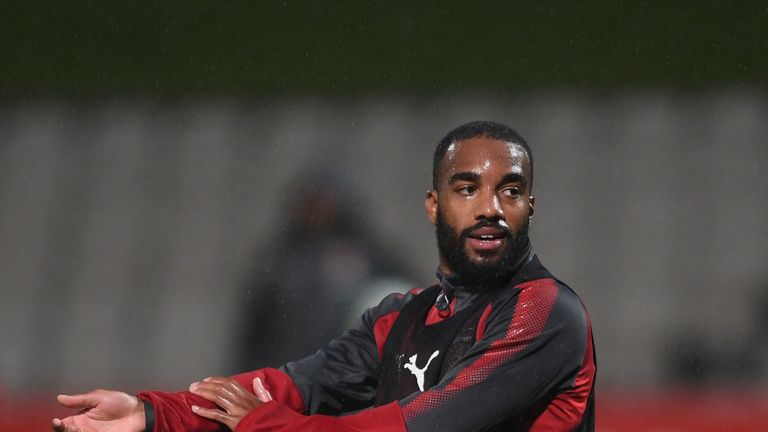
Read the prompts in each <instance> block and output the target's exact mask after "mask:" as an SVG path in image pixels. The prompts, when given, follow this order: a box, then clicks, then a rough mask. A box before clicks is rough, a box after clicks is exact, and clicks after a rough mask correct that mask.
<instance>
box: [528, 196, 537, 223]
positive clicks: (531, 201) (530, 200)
mask: <svg viewBox="0 0 768 432" xmlns="http://www.w3.org/2000/svg"><path fill="white" fill-rule="evenodd" d="M534 204H536V197H535V196H533V195H531V196H529V197H528V219H531V218H532V217H533V213H534V209H533V208H534Z"/></svg>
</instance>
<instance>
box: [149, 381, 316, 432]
mask: <svg viewBox="0 0 768 432" xmlns="http://www.w3.org/2000/svg"><path fill="white" fill-rule="evenodd" d="M256 377H259V378H261V381H262V382H263V383H264V386H265V387H266V388H268V389H269V391H270V394H271V395H272V398H273V399H274V400H275V401H278V402H279V403H281V404H282V405H283V406H284V407H286V409H291V410H294V411H297V412H301V411H304V402H303V401H302V399H301V395H300V394H299V392H298V390H297V388H296V386H295V385H293V382H292V381H291V379H290V377H288V376H287V375H285V374H284V373H283V372H281V371H279V370H277V369H271V368H267V369H259V370H257V371H253V372H248V373H243V374H240V375H235V376H233V377H230V378H232V379H234V380H236V381H237V382H238V383H240V385H241V386H243V388H245V389H247V390H249V391H250V390H251V389H252V388H253V385H252V383H253V380H254V378H256ZM138 397H139V399H141V400H143V401H146V402H149V403H150V404H152V408H153V412H154V424H153V425H147V430H148V431H154V432H165V431H179V430H188V431H200V432H210V431H226V430H227V428H226V427H225V426H224V425H222V424H221V423H218V422H215V421H212V420H208V419H206V418H203V417H200V416H198V415H196V414H194V413H193V412H192V408H191V407H192V405H198V406H201V407H206V408H214V407H215V405H213V404H212V403H211V402H209V401H207V400H205V399H203V398H201V397H199V396H196V395H194V394H192V393H190V392H188V391H183V392H173V393H169V392H161V391H144V392H140V393H139V394H138Z"/></svg>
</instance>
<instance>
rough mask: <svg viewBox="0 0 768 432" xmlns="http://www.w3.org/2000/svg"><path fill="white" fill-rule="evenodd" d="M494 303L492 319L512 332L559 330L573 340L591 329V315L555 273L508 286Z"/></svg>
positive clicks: (580, 339) (559, 332) (560, 335)
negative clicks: (551, 275) (589, 315)
mask: <svg viewBox="0 0 768 432" xmlns="http://www.w3.org/2000/svg"><path fill="white" fill-rule="evenodd" d="M492 306H493V309H494V310H493V312H492V314H491V316H489V321H495V322H496V323H497V325H502V326H504V327H506V328H507V331H508V332H512V333H518V332H522V333H527V332H533V333H536V334H544V333H549V334H552V335H554V334H557V335H559V337H565V338H567V339H571V340H573V341H584V340H586V336H587V333H588V332H589V317H588V315H587V311H586V309H585V308H584V305H583V304H582V302H581V300H580V299H579V297H578V296H577V295H576V293H575V292H574V291H573V290H572V289H571V288H570V287H568V286H567V285H566V284H564V283H563V282H561V281H559V280H557V279H555V278H554V277H544V278H540V279H534V280H529V281H525V282H522V283H519V284H517V285H515V286H514V287H510V288H507V289H505V290H504V292H503V293H501V294H500V295H499V296H498V297H497V298H496V299H495V301H494V302H493V305H492ZM513 329H514V331H513Z"/></svg>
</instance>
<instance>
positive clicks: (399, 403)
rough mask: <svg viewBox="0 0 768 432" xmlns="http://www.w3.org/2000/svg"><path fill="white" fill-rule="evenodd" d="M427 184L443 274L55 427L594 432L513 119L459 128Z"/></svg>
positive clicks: (87, 402)
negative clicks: (321, 330) (271, 362)
mask: <svg viewBox="0 0 768 432" xmlns="http://www.w3.org/2000/svg"><path fill="white" fill-rule="evenodd" d="M432 180H433V189H432V190H430V191H429V192H428V193H427V197H426V203H425V204H426V211H427V217H428V218H429V220H430V222H431V223H432V224H434V225H435V226H436V231H437V242H438V248H439V252H440V264H439V267H438V272H437V276H438V279H439V283H438V284H436V285H434V286H432V287H430V288H427V289H425V290H413V291H411V292H410V293H408V294H407V295H391V296H389V297H386V298H385V299H384V300H383V301H382V302H381V303H380V304H379V305H378V306H377V307H375V308H372V309H369V310H367V311H366V312H365V313H364V314H363V316H362V319H361V321H360V323H359V325H358V326H357V327H356V328H353V329H351V330H349V331H347V332H346V333H344V334H343V335H342V336H340V337H339V338H337V339H334V340H333V341H331V342H330V343H329V344H328V345H326V346H325V347H324V348H322V349H321V350H320V351H318V352H317V353H316V354H314V355H312V356H310V357H307V358H305V359H303V360H300V361H297V362H293V363H288V364H286V365H285V366H283V367H282V368H280V369H261V370H258V371H254V372H250V373H246V374H242V375H237V376H235V377H232V378H221V377H211V378H206V379H205V380H203V381H202V382H199V383H193V384H192V385H191V386H190V391H189V392H180V393H163V392H142V393H139V395H138V397H134V396H130V395H127V394H125V393H120V392H113V391H96V392H91V393H88V394H85V395H79V396H60V397H59V401H60V402H61V403H62V404H63V405H65V406H68V407H71V408H77V409H80V410H82V411H81V413H80V414H78V415H75V416H71V417H67V418H65V419H63V420H58V419H54V430H56V431H65V430H66V431H90V430H94V431H113V430H114V431H117V430H120V431H141V430H144V429H145V428H146V429H152V430H155V431H178V430H195V431H213V430H220V429H222V428H223V427H224V426H226V427H229V428H230V429H233V430H237V431H342V432H343V431H377V432H379V431H381V432H384V431H386V432H389V431H392V432H396V431H397V432H402V431H410V432H424V431H449V432H450V431H476V430H484V431H487V430H492V431H496V430H499V431H501V430H504V431H507V430H516V431H517V430H521V431H523V430H530V431H543V430H547V431H574V430H576V431H592V430H593V429H594V403H593V384H594V379H595V356H594V350H593V344H592V332H591V328H590V323H589V318H588V315H587V313H586V310H585V309H584V307H583V305H582V304H581V302H580V300H579V299H578V297H577V296H576V294H574V293H573V291H571V290H570V288H568V287H567V286H566V285H565V284H563V283H562V282H560V281H558V280H557V279H555V278H554V277H553V276H552V275H551V274H550V273H549V272H548V271H547V270H546V269H545V268H544V267H543V266H542V265H541V263H540V262H539V260H538V258H537V257H536V256H533V255H532V254H531V245H530V243H529V240H528V226H529V221H530V219H531V217H532V216H533V213H534V197H533V195H532V185H533V162H532V157H531V151H530V149H529V148H528V145H527V144H526V143H525V141H524V140H523V139H522V138H521V137H520V136H519V135H518V134H517V133H515V132H514V131H513V130H512V129H510V128H508V127H507V126H504V125H501V124H498V123H493V122H485V121H484V122H473V123H468V124H465V125H463V126H460V127H459V128H457V129H455V130H453V131H451V132H450V133H449V134H448V135H447V136H446V137H445V138H443V140H442V141H441V142H440V144H439V145H438V147H437V149H436V151H435V156H434V160H433V178H432ZM319 294H322V293H319ZM246 389H247V390H246ZM345 413H351V414H348V415H343V416H340V414H345ZM222 425H223V426H222Z"/></svg>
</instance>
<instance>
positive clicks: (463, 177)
mask: <svg viewBox="0 0 768 432" xmlns="http://www.w3.org/2000/svg"><path fill="white" fill-rule="evenodd" d="M479 180H480V175H478V174H475V173H473V172H468V171H467V172H457V173H455V174H453V175H451V176H450V177H449V178H448V184H453V183H456V182H459V181H468V182H477V181H479Z"/></svg>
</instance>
